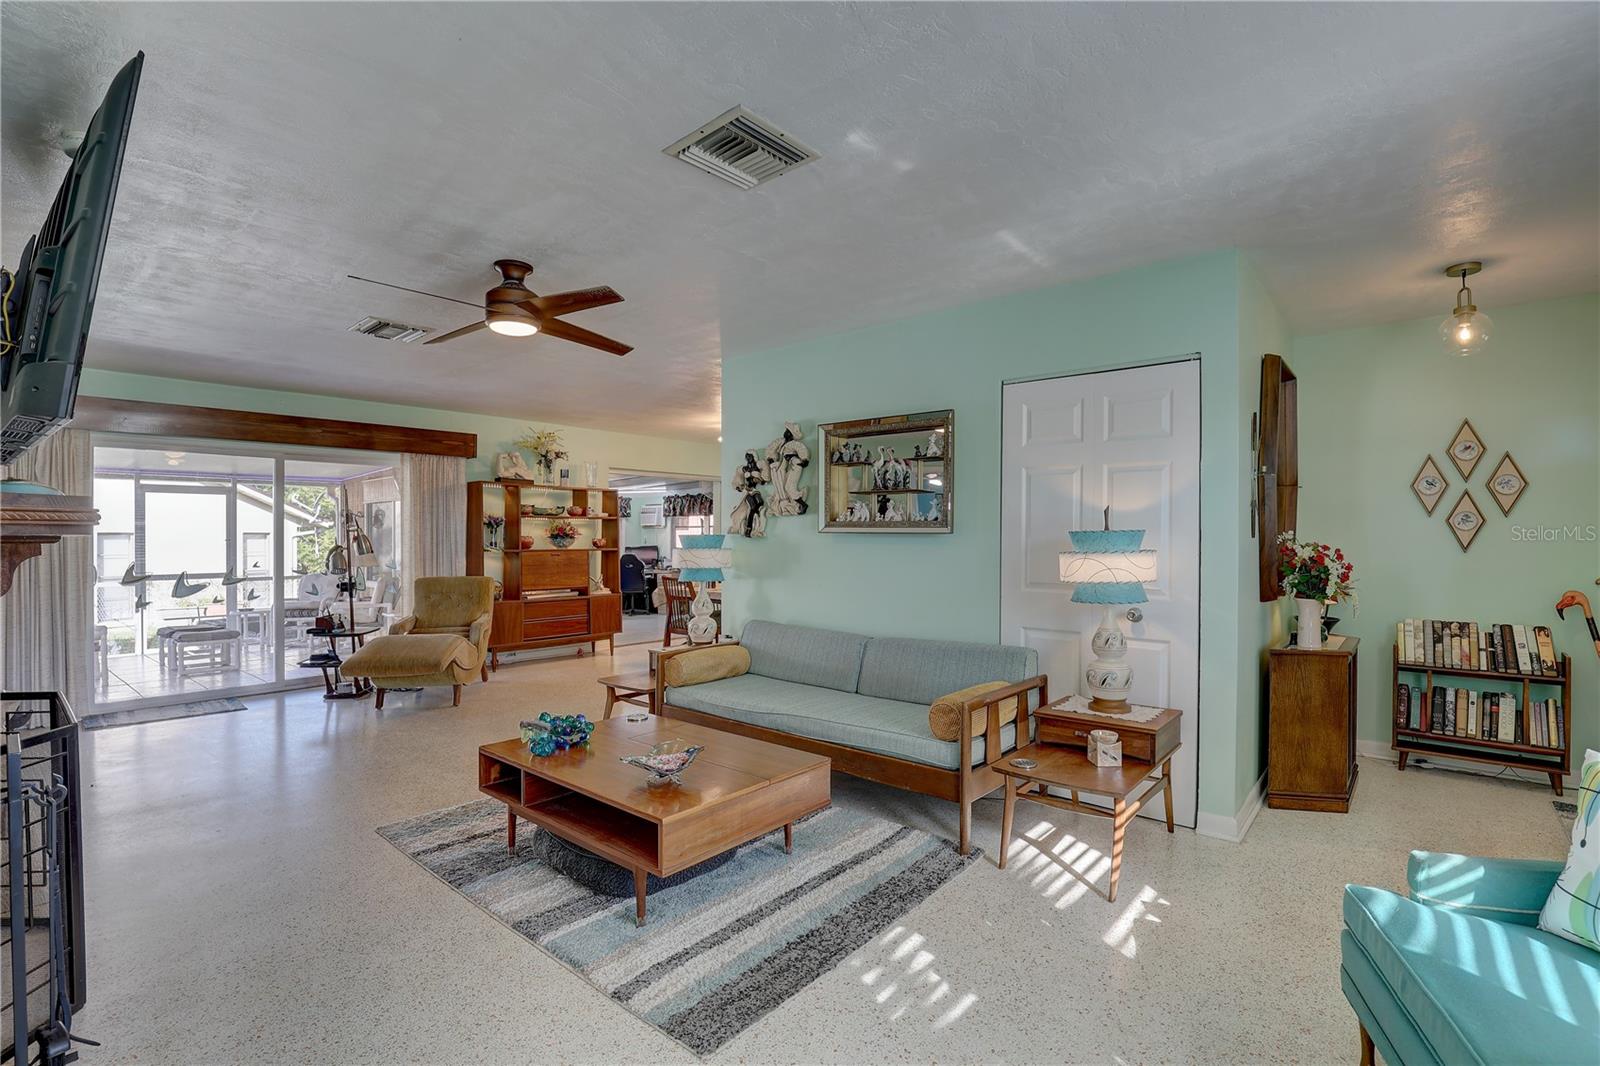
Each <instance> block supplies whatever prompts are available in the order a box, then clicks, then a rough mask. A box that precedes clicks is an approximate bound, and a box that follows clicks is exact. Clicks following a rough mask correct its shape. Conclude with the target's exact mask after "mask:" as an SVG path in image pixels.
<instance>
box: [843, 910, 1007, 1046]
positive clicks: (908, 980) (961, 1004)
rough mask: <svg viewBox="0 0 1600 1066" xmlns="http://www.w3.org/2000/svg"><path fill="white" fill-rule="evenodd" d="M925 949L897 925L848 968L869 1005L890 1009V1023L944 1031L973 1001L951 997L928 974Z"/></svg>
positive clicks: (920, 939)
mask: <svg viewBox="0 0 1600 1066" xmlns="http://www.w3.org/2000/svg"><path fill="white" fill-rule="evenodd" d="M926 943H927V938H926V937H925V936H923V934H921V933H915V932H911V931H910V930H908V929H907V928H906V927H905V926H903V925H897V926H895V927H894V928H892V929H890V930H888V931H887V932H885V933H884V934H883V935H882V936H881V937H879V938H878V939H877V940H876V941H874V942H873V943H872V944H871V945H869V946H866V947H863V948H861V949H860V951H858V952H857V953H856V954H855V955H853V956H852V957H851V958H850V959H849V960H847V965H849V966H851V967H853V968H855V969H857V970H860V971H861V973H860V975H859V977H858V980H859V981H860V982H861V983H862V984H863V985H865V986H866V987H867V988H868V989H869V991H870V994H871V996H872V1001H873V1002H874V1003H876V1004H878V1005H879V1006H882V1007H886V1008H888V1009H889V1020H890V1021H899V1020H900V1019H902V1018H906V1017H908V1016H910V1017H912V1018H915V1017H917V1016H920V1017H921V1018H922V1019H923V1020H924V1021H925V1022H926V1023H927V1024H928V1025H929V1026H931V1027H932V1028H934V1029H943V1028H945V1027H947V1026H949V1025H951V1024H953V1023H955V1022H956V1021H959V1020H960V1018H961V1017H962V1015H964V1014H966V1013H967V1011H968V1010H970V1009H971V1007H972V1005H973V1004H974V1003H976V1002H977V1001H978V997H977V996H976V995H975V994H973V993H971V992H966V993H962V994H960V995H959V996H957V995H956V992H955V989H954V988H952V987H951V985H950V982H949V981H948V980H946V979H945V978H944V977H943V976H941V975H940V973H939V972H938V971H937V970H935V969H933V962H934V958H935V956H934V953H933V952H931V951H929V950H928V949H927V948H926V947H925V946H924V945H925V944H926ZM952 996H956V998H955V999H954V1001H953V1002H952V1000H951V997H952Z"/></svg>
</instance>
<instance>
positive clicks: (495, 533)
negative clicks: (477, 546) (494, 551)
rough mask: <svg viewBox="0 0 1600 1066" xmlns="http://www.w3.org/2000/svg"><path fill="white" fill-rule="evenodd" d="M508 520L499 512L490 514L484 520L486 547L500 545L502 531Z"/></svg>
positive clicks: (484, 542)
mask: <svg viewBox="0 0 1600 1066" xmlns="http://www.w3.org/2000/svg"><path fill="white" fill-rule="evenodd" d="M505 525H506V520H505V519H504V518H502V517H501V516H499V515H497V514H492V515H488V516H486V517H485V518H484V520H483V546H484V547H485V548H498V547H500V531H501V530H502V529H504V528H505Z"/></svg>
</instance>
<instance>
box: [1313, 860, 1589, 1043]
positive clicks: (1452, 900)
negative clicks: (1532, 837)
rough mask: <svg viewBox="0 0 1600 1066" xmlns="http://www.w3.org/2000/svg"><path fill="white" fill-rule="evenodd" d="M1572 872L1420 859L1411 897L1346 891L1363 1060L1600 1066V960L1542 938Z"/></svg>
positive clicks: (1345, 965) (1348, 990)
mask: <svg viewBox="0 0 1600 1066" xmlns="http://www.w3.org/2000/svg"><path fill="white" fill-rule="evenodd" d="M1560 873H1561V863H1559V862H1540V861H1533V860H1518V859H1478V858H1472V857H1470V856H1467V855H1448V854H1440V853H1434V852H1426V851H1413V852H1412V853H1411V860H1410V862H1409V864H1408V865H1407V868H1406V880H1407V882H1408V883H1409V884H1410V886H1411V895H1410V897H1409V898H1407V897H1405V896H1399V895H1396V894H1395V893H1393V892H1386V891H1384V890H1383V889H1381V888H1368V887H1366V886H1364V885H1349V886H1346V888H1345V890H1344V923H1345V928H1344V932H1343V934H1341V936H1340V948H1341V956H1342V966H1341V967H1340V973H1339V979H1340V983H1341V984H1342V985H1343V986H1344V994H1345V998H1346V999H1348V1000H1349V1001H1350V1006H1352V1007H1353V1008H1355V1012H1356V1017H1357V1018H1358V1019H1360V1022H1361V1042H1362V1052H1363V1053H1362V1061H1363V1062H1364V1063H1365V1062H1370V1061H1371V1056H1372V1051H1373V1049H1374V1046H1375V1047H1376V1050H1377V1051H1378V1053H1379V1054H1381V1055H1382V1056H1383V1059H1384V1061H1385V1062H1387V1063H1391V1064H1395V1066H1399V1064H1404V1066H1418V1064H1423V1063H1446V1064H1450V1066H1455V1064H1457V1063H1481V1064H1485V1066H1501V1064H1508V1063H1551V1064H1555V1063H1560V1064H1563V1066H1580V1064H1581V1066H1593V1064H1595V1063H1600V952H1595V951H1593V950H1591V949H1589V948H1587V947H1584V946H1583V945H1581V944H1575V943H1573V942H1572V941H1570V940H1563V939H1562V938H1561V937H1558V936H1555V935H1553V934H1551V933H1546V932H1544V931H1543V930H1541V929H1539V928H1537V926H1536V924H1535V923H1536V922H1537V921H1538V917H1539V909H1540V908H1541V907H1543V906H1544V901H1545V898H1546V897H1547V896H1549V894H1550V889H1551V887H1552V886H1553V885H1554V884H1555V882H1556V877H1557V876H1558V875H1559V874H1560Z"/></svg>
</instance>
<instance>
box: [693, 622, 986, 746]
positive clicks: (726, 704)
mask: <svg viewBox="0 0 1600 1066" xmlns="http://www.w3.org/2000/svg"><path fill="white" fill-rule="evenodd" d="M751 624H752V625H753V624H754V623H751ZM752 658H753V657H752ZM666 702H667V703H668V704H671V705H672V706H674V707H686V708H688V709H689V710H691V711H701V712H703V713H705V714H714V715H717V716H718V717H721V718H730V719H732V720H733V721H736V722H743V723H745V724H746V725H754V726H760V727H761V728H763V729H775V730H778V731H780V732H783V733H789V734H792V735H794V736H801V737H810V738H811V739H813V740H823V741H827V742H829V743H831V744H842V745H845V746H846V747H851V748H857V749H859V750H861V751H870V752H876V753H877V754H879V755H892V756H894V757H896V758H899V759H908V760H910V761H912V762H919V763H925V764H927V765H928V766H938V767H942V768H944V769H946V770H954V769H956V768H957V767H958V766H959V765H960V763H961V747H960V745H959V744H957V743H956V742H955V741H953V740H948V741H947V740H936V739H935V738H934V736H933V733H932V732H930V731H929V729H928V708H927V707H926V706H924V705H922V704H917V703H903V702H901V701H899V700H886V699H880V698H878V697H876V696H863V695H860V694H859V693H855V692H838V691H835V690H833V689H824V688H816V687H814V686H811V685H801V684H796V683H795V682H792V681H778V680H776V679H774V678H770V677H762V676H759V675H757V674H741V675H739V676H738V677H725V678H723V679H722V680H720V681H708V682H706V683H705V684H703V685H686V686H684V687H682V688H669V689H667V694H666ZM1015 736H1016V726H1014V725H1008V726H1006V727H1004V728H1003V729H1001V731H1000V742H1001V745H1002V746H1003V747H1005V748H1009V747H1010V746H1011V742H1012V739H1013V738H1014V737H1015ZM983 749H984V741H983V738H982V737H978V738H976V739H974V740H973V742H972V761H973V764H974V765H977V764H978V763H981V762H982V761H983Z"/></svg>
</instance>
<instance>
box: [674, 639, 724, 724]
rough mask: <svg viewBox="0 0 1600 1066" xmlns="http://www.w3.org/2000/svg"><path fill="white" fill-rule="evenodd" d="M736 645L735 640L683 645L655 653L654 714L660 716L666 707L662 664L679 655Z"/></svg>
mask: <svg viewBox="0 0 1600 1066" xmlns="http://www.w3.org/2000/svg"><path fill="white" fill-rule="evenodd" d="M738 643H739V642H738V641H737V640H719V641H717V642H716V643H715V644H685V645H683V646H682V647H680V648H662V649H661V650H660V651H659V652H657V653H656V678H655V680H656V713H657V714H660V713H661V708H663V707H665V706H666V703H665V702H664V701H665V698H666V694H667V686H666V684H665V682H666V676H667V672H666V671H665V670H663V669H662V668H661V664H662V663H664V662H666V661H667V660H668V659H672V658H676V657H677V656H679V655H687V654H689V653H690V652H695V651H704V650H705V649H707V648H727V647H731V646H734V645H737V644H738Z"/></svg>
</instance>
